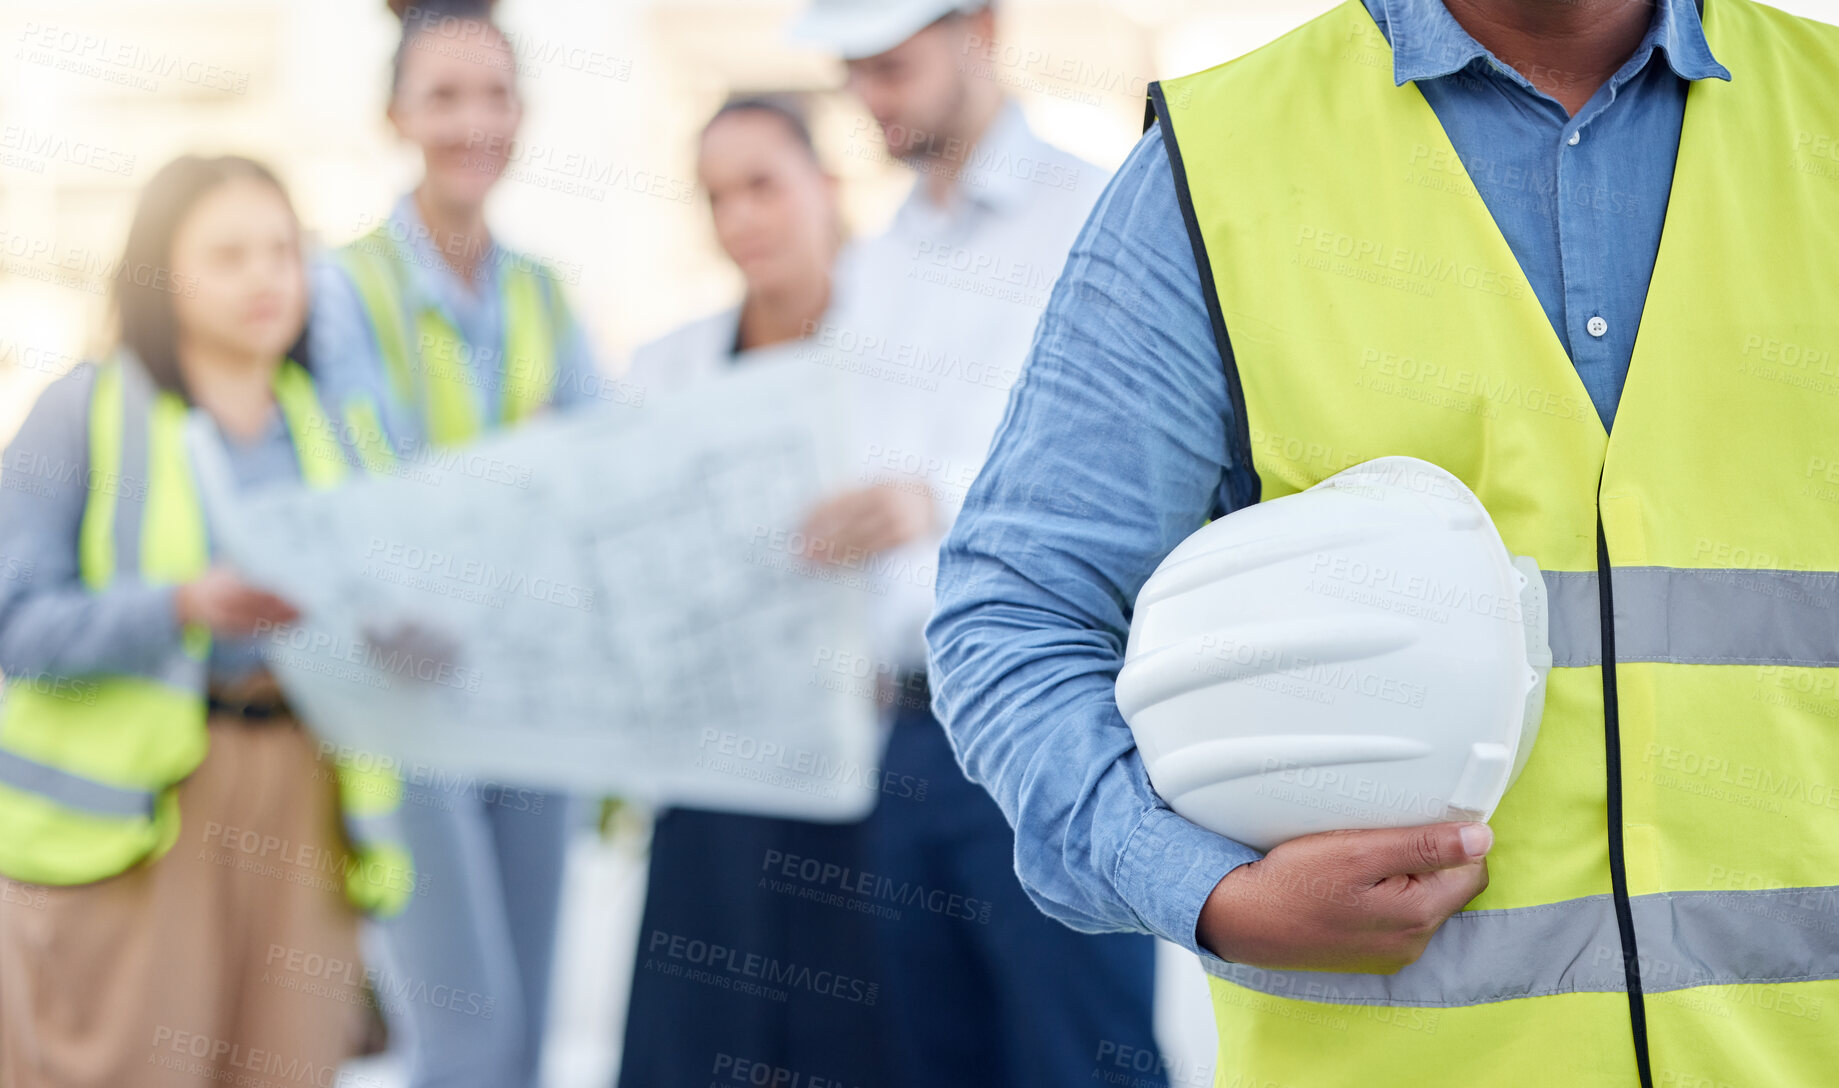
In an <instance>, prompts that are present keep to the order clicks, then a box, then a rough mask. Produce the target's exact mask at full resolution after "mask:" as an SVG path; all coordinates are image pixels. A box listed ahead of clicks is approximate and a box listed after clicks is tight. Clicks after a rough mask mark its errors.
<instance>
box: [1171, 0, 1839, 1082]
mask: <svg viewBox="0 0 1839 1088" xmlns="http://www.w3.org/2000/svg"><path fill="white" fill-rule="evenodd" d="M1704 12H1705V32H1706V35H1707V37H1708V38H1709V39H1710V42H1711V45H1712V48H1713V50H1714V51H1715V53H1716V54H1717V56H1718V58H1719V59H1720V60H1722V61H1723V62H1725V64H1726V65H1727V66H1728V67H1729V68H1730V70H1731V71H1732V73H1733V74H1734V78H1733V79H1732V81H1731V82H1729V83H1726V82H1723V81H1720V80H1710V79H1707V80H1700V81H1697V82H1695V83H1693V84H1692V85H1691V89H1690V91H1689V92H1688V95H1687V99H1686V112H1685V124H1684V130H1683V132H1682V134H1681V136H1680V142H1679V157H1678V165H1677V168H1676V171H1675V175H1674V184H1673V191H1672V197H1671V200H1670V202H1669V204H1668V206H1667V212H1666V216H1667V218H1666V227H1665V232H1664V234H1663V236H1662V240H1661V244H1660V249H1659V256H1658V262H1657V264H1656V265H1655V268H1654V273H1653V279H1652V282H1651V285H1650V287H1649V291H1648V295H1647V302H1646V309H1645V312H1644V314H1643V316H1642V321H1641V329H1640V335H1639V338H1638V340H1637V343H1636V346H1635V352H1634V359H1633V363H1632V366H1631V368H1630V371H1629V375H1628V381H1627V386H1626V389H1625V391H1624V392H1623V394H1622V398H1621V401H1620V404H1619V407H1618V409H1617V413H1616V416H1615V423H1614V432H1613V435H1612V434H1609V433H1605V431H1604V428H1603V426H1602V423H1601V421H1600V420H1599V418H1598V416H1597V414H1596V412H1595V410H1594V408H1593V407H1592V403H1591V400H1590V397H1589V395H1588V393H1587V392H1586V391H1585V389H1584V386H1583V384H1582V382H1581V380H1580V379H1579V378H1578V375H1577V372H1576V369H1575V367H1574V366H1573V365H1572V363H1571V360H1570V359H1569V358H1568V357H1567V355H1566V353H1565V350H1564V347H1563V345H1562V343H1561V342H1560V341H1559V339H1558V338H1557V336H1556V335H1555V334H1554V333H1553V330H1552V327H1551V324H1550V323H1549V321H1548V320H1547V319H1546V315H1545V312H1544V310H1543V309H1542V308H1541V306H1540V303H1539V300H1538V297H1537V296H1536V295H1535V293H1534V291H1533V289H1532V287H1531V285H1530V284H1529V283H1528V281H1527V279H1526V276H1525V275H1524V274H1523V273H1522V271H1521V269H1520V266H1519V262H1518V261H1517V260H1516V259H1515V257H1514V254H1513V251H1512V250H1511V249H1510V248H1509V246H1508V244H1507V241H1506V239H1505V238H1503V237H1502V235H1501V232H1500V230H1499V228H1498V227H1496V225H1495V223H1494V220H1493V217H1492V216H1491V215H1490V214H1489V211H1488V208H1487V206H1486V204H1485V203H1484V202H1483V201H1482V199H1481V198H1480V197H1479V196H1478V194H1477V192H1476V189H1475V186H1474V184H1473V182H1472V181H1471V180H1470V178H1469V176H1468V174H1467V173H1466V171H1465V169H1464V166H1463V164H1462V162H1461V161H1460V160H1459V159H1458V158H1457V157H1456V155H1455V152H1454V150H1453V148H1452V147H1451V144H1450V141H1449V138H1448V136H1447V135H1446V134H1445V132H1444V129H1443V126H1442V125H1441V124H1440V123H1439V122H1438V120H1437V116H1436V114H1435V113H1434V112H1433V111H1432V110H1431V108H1430V106H1429V105H1428V104H1427V103H1426V102H1425V100H1424V96H1423V95H1422V94H1421V93H1420V92H1419V90H1418V88H1417V86H1416V85H1415V84H1406V85H1404V86H1395V85H1394V83H1393V76H1392V73H1393V63H1392V54H1391V49H1390V47H1389V46H1388V45H1387V43H1386V41H1385V39H1384V37H1383V36H1382V35H1381V34H1380V32H1379V30H1378V29H1377V27H1376V26H1375V25H1374V22H1373V19H1372V17H1371V16H1370V15H1369V14H1368V12H1367V10H1366V8H1365V7H1364V5H1362V4H1361V3H1359V2H1358V0H1349V2H1347V3H1344V4H1342V5H1341V6H1339V7H1337V8H1335V9H1334V10H1332V11H1330V12H1328V13H1327V14H1325V15H1323V16H1322V17H1320V18H1318V19H1316V20H1314V21H1312V22H1310V23H1308V24H1306V25H1305V26H1303V27H1302V28H1300V29H1298V30H1296V31H1294V32H1292V33H1290V34H1288V35H1286V36H1285V37H1283V38H1281V39H1279V40H1278V41H1276V42H1274V43H1272V44H1270V45H1268V46H1266V47H1264V48H1262V49H1259V50H1257V51H1255V52H1253V53H1251V54H1248V55H1247V56H1244V57H1242V58H1240V59H1238V60H1235V61H1233V62H1230V63H1228V64H1225V65H1221V66H1219V67H1216V68H1213V69H1210V70H1208V71H1204V72H1201V73H1198V74H1196V75H1192V76H1188V77H1185V78H1182V79H1176V80H1170V81H1167V82H1165V83H1163V84H1160V85H1158V86H1156V87H1154V88H1152V91H1151V98H1152V103H1153V105H1154V108H1155V110H1156V112H1157V114H1158V115H1159V116H1160V118H1161V120H1162V122H1163V125H1164V138H1165V139H1166V140H1167V141H1168V143H1169V148H1170V152H1171V154H1170V159H1171V164H1172V167H1173V170H1174V173H1175V175H1176V182H1177V187H1178V191H1179V195H1180V199H1181V204H1182V211H1183V215H1184V217H1185V218H1186V219H1187V221H1188V226H1189V233H1190V236H1191V238H1192V240H1193V242H1194V245H1195V249H1196V252H1197V255H1198V256H1199V264H1200V271H1201V274H1202V275H1201V278H1202V282H1203V284H1204V285H1205V286H1206V290H1207V293H1208V296H1209V298H1208V302H1209V309H1210V313H1211V314H1212V317H1213V323H1214V332H1215V335H1216V339H1217V341H1218V344H1219V347H1220V350H1221V355H1222V359H1223V361H1224V362H1225V365H1226V371H1227V375H1228V379H1229V382H1228V384H1229V388H1230V391H1231V399H1232V403H1233V407H1234V410H1235V411H1234V420H1233V423H1234V428H1235V432H1234V434H1233V439H1232V442H1233V452H1234V455H1235V458H1237V459H1238V463H1240V464H1249V465H1250V466H1252V468H1253V469H1254V470H1255V472H1256V475H1257V479H1258V486H1259V494H1258V496H1257V498H1259V499H1271V498H1276V497H1278V496H1282V495H1288V494H1292V493H1294V492H1297V491H1300V490H1302V489H1304V488H1307V487H1309V486H1310V485H1312V484H1314V483H1316V482H1318V481H1320V480H1322V479H1323V478H1325V477H1327V476H1329V475H1332V474H1333V473H1334V472H1336V471H1338V470H1340V469H1342V468H1345V467H1347V466H1349V465H1354V464H1358V463H1361V462H1363V461H1367V460H1370V459H1372V458H1376V457H1385V456H1391V455H1395V454H1404V455H1410V456H1415V457H1420V458H1423V459H1425V460H1428V461H1432V462H1434V463H1436V464H1439V465H1441V466H1443V467H1444V468H1446V469H1448V470H1450V471H1451V472H1453V473H1455V474H1456V475H1457V476H1459V477H1460V478H1461V479H1462V480H1463V481H1464V482H1465V483H1467V484H1468V486H1469V487H1471V488H1473V489H1474V491H1475V493H1476V494H1477V495H1478V496H1480V497H1481V499H1482V501H1483V503H1484V504H1485V505H1486V506H1487V508H1488V510H1489V512H1490V513H1491V514H1492V515H1493V518H1494V521H1495V523H1496V525H1498V526H1499V528H1500V532H1501V535H1502V537H1503V538H1504V540H1505V542H1506V544H1507V547H1508V548H1509V549H1511V550H1512V551H1513V552H1514V553H1516V554H1519V555H1527V556H1532V557H1534V558H1536V559H1537V560H1538V563H1539V566H1540V568H1541V569H1542V570H1543V571H1544V572H1545V580H1546V588H1547V590H1548V596H1549V598H1550V613H1549V615H1550V624H1551V642H1552V650H1553V658H1554V661H1553V664H1554V666H1555V667H1554V668H1553V670H1552V672H1551V676H1550V679H1549V690H1548V693H1547V696H1546V703H1545V716H1544V720H1543V724H1542V726H1541V728H1540V731H1539V742H1538V745H1537V746H1536V747H1535V748H1534V750H1533V753H1532V757H1531V759H1530V761H1529V762H1528V763H1527V765H1526V767H1525V770H1524V772H1523V773H1522V775H1521V777H1520V779H1519V781H1518V783H1517V784H1516V785H1515V787H1514V788H1513V790H1512V791H1510V792H1509V793H1508V794H1507V796H1506V798H1505V800H1504V801H1503V802H1502V803H1501V805H1500V808H1499V810H1498V812H1497V813H1496V815H1495V817H1494V819H1493V820H1492V825H1493V828H1494V831H1495V847H1494V849H1493V852H1492V853H1491V854H1490V855H1489V858H1488V865H1489V875H1490V883H1489V885H1488V887H1487V889H1486V890H1485V891H1484V892H1482V894H1481V895H1479V896H1478V897H1476V899H1475V900H1474V901H1473V902H1471V903H1470V904H1469V905H1468V909H1466V910H1464V911H1461V912H1459V913H1457V914H1456V915H1455V916H1453V917H1452V918H1450V919H1449V921H1448V922H1446V923H1445V924H1444V925H1443V926H1442V928H1441V929H1440V930H1439V931H1438V932H1437V933H1436V935H1435V936H1434V937H1433V938H1432V940H1431V941H1430V944H1429V946H1428V948H1427V949H1426V950H1425V952H1424V954H1423V956H1422V957H1421V958H1420V959H1419V960H1418V961H1417V962H1416V963H1414V964H1411V965H1410V966H1407V967H1405V968H1404V969H1402V970H1400V971H1398V972H1396V973H1395V974H1391V975H1360V974H1337V973H1327V972H1309V971H1275V970H1262V969H1257V968H1253V967H1250V966H1247V965H1243V964H1227V965H1224V966H1222V965H1220V964H1218V963H1212V964H1210V971H1211V973H1212V974H1213V976H1214V977H1213V978H1212V979H1211V980H1210V984H1211V989H1212V993H1213V998H1214V1007H1215V1015H1216V1019H1217V1021H1218V1026H1219V1035H1220V1047H1221V1049H1220V1067H1219V1077H1218V1080H1217V1083H1219V1084H1222V1085H1226V1084H1233V1085H1257V1086H1259V1088H1264V1086H1266V1085H1294V1086H1298V1088H1316V1086H1323V1085H1344V1084H1411V1085H1421V1086H1426V1088H1432V1086H1442V1085H1448V1086H1458V1085H1460V1086H1463V1088H1470V1086H1475V1085H1488V1086H1491V1088H1499V1086H1506V1088H1515V1086H1521V1085H1525V1086H1532V1085H1541V1086H1544V1085H1565V1086H1567V1088H1575V1086H1610V1085H1615V1086H1622V1085H1633V1084H1637V1083H1651V1084H1659V1085H1676V1086H1681V1088H1698V1086H1702V1088H1726V1086H1736V1085H1757V1086H1762V1085H1814V1084H1829V1083H1835V1078H1836V1077H1839V1025H1835V1023H1834V1021H1835V1018H1839V886H1836V885H1839V573H1835V572H1839V467H1835V466H1839V369H1835V364H1834V358H1835V355H1839V160H1834V159H1831V158H1826V159H1821V158H1819V157H1818V149H1819V148H1821V147H1826V148H1829V149H1830V148H1831V147H1833V146H1835V144H1834V141H1835V139H1836V138H1839V28H1835V27H1831V26H1825V25H1822V24H1818V23H1814V22H1811V21H1807V20H1802V19H1797V18H1792V17H1790V16H1787V15H1785V14H1783V13H1781V12H1779V11H1776V10H1773V9H1771V8H1767V7H1764V6H1761V5H1759V4H1756V3H1752V2H1751V0H1705V4H1704ZM1829 154H1830V151H1829ZM1371 588H1373V590H1374V592H1373V593H1371V594H1368V596H1373V597H1375V598H1377V599H1376V600H1375V607H1385V606H1387V604H1388V603H1392V604H1398V605H1401V606H1403V605H1410V606H1412V607H1414V608H1419V609H1423V608H1427V607H1431V606H1435V605H1439V602H1435V601H1422V600H1417V601H1407V600H1403V599H1401V600H1399V601H1395V602H1389V601H1388V600H1386V599H1383V598H1386V597H1387V594H1388V593H1391V594H1393V595H1395V596H1396V595H1399V594H1407V595H1408V593H1409V590H1408V589H1407V588H1398V589H1396V590H1394V589H1393V588H1391V587H1384V586H1379V587H1371ZM1440 604H1441V606H1443V607H1462V605H1461V603H1460V602H1455V603H1451V602H1447V601H1445V602H1440ZM1604 617H1613V622H1610V623H1607V624H1605V623H1604V622H1603V619H1604ZM1435 694H1436V693H1435V692H1432V693H1431V695H1432V700H1433V701H1434V698H1435ZM1436 712H1438V708H1436V707H1434V706H1431V705H1429V704H1427V706H1426V713H1436Z"/></svg>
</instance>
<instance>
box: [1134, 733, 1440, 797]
mask: <svg viewBox="0 0 1839 1088" xmlns="http://www.w3.org/2000/svg"><path fill="white" fill-rule="evenodd" d="M1435 752H1436V748H1435V747H1434V746H1433V745H1431V744H1430V743H1429V742H1427V741H1424V740H1419V739H1416V738H1413V737H1399V736H1383V735H1382V736H1374V735H1366V734H1359V733H1310V734H1303V735H1300V736H1290V737H1277V738H1267V737H1236V738H1231V739H1227V740H1213V741H1208V742H1206V743H1205V744H1191V745H1188V746H1187V747H1185V748H1181V749H1179V750H1177V751H1174V752H1170V753H1169V754H1168V755H1166V756H1163V757H1162V758H1161V759H1158V760H1156V761H1155V762H1154V763H1152V764H1150V766H1149V768H1148V770H1149V778H1150V781H1151V783H1152V784H1154V785H1155V787H1156V790H1157V792H1159V793H1161V794H1162V796H1163V797H1165V798H1168V799H1169V800H1170V801H1171V802H1173V801H1174V800H1176V799H1178V798H1180V797H1182V796H1183V795H1185V794H1188V793H1192V792H1194V791H1195V790H1198V789H1205V788H1207V787H1209V786H1216V785H1219V784H1221V783H1225V782H1231V781H1233V780H1235V779H1241V778H1249V777H1251V776H1253V775H1262V774H1272V773H1275V772H1282V771H1295V770H1299V769H1301V768H1305V767H1336V766H1347V765H1350V764H1357V763H1391V762H1395V761H1398V760H1406V759H1422V758H1424V757H1425V756H1429V755H1433V754H1435Z"/></svg>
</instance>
